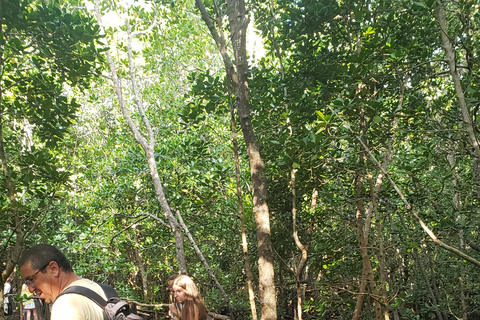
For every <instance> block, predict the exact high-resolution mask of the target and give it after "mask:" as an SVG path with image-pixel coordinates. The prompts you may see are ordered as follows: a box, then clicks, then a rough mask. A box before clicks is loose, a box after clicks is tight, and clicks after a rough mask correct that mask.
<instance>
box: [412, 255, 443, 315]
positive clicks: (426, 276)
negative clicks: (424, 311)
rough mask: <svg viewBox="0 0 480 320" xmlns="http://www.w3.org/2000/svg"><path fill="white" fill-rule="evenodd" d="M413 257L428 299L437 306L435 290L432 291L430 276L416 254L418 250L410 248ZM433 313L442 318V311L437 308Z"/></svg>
mask: <svg viewBox="0 0 480 320" xmlns="http://www.w3.org/2000/svg"><path fill="white" fill-rule="evenodd" d="M412 253H413V257H414V258H415V264H416V265H418V268H419V269H420V271H421V272H422V276H423V279H424V280H425V285H426V286H427V290H428V293H429V295H430V300H431V301H432V305H434V306H435V307H437V306H438V300H437V296H436V295H435V292H434V291H433V288H432V284H431V282H430V278H429V277H428V275H427V272H426V271H425V267H424V266H423V264H422V262H421V261H420V260H421V258H420V257H419V256H418V252H417V251H416V249H412ZM435 313H436V315H437V319H438V320H443V316H442V313H441V312H440V311H439V310H438V308H437V310H435Z"/></svg>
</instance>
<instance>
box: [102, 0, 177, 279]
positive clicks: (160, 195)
mask: <svg viewBox="0 0 480 320" xmlns="http://www.w3.org/2000/svg"><path fill="white" fill-rule="evenodd" d="M95 11H96V15H97V21H98V23H99V25H100V26H102V19H101V18H102V17H101V14H100V7H99V4H98V0H95ZM126 24H127V34H128V58H129V59H128V60H129V61H128V62H129V68H130V77H131V82H132V88H133V90H134V96H135V98H134V100H135V102H136V105H135V107H136V109H137V111H138V112H139V114H140V115H141V119H142V122H143V124H144V126H145V129H146V130H147V135H148V141H147V139H146V138H145V137H144V136H143V135H142V134H141V133H140V131H139V130H138V128H137V126H136V125H135V123H134V122H133V120H132V118H131V117H130V112H129V110H128V108H127V104H126V102H125V100H124V99H123V94H122V84H121V82H120V79H119V78H118V75H117V70H116V66H115V63H114V61H113V58H112V56H111V54H110V50H109V49H106V50H105V54H106V56H107V61H108V64H109V67H110V72H111V75H112V82H113V85H114V88H115V92H116V94H117V98H118V103H119V105H120V109H121V110H122V114H123V116H124V118H125V121H126V122H127V124H128V127H129V128H130V130H131V131H132V133H133V135H134V137H135V139H136V140H137V142H138V144H139V145H140V146H141V147H142V149H143V150H144V152H145V155H146V157H147V161H148V166H149V168H150V176H151V177H152V182H153V185H154V188H155V195H156V198H157V200H158V202H159V204H160V207H161V208H162V211H163V213H164V215H165V218H166V219H167V221H168V223H169V226H170V228H171V229H172V232H173V235H174V238H175V250H176V255H177V264H178V268H179V271H180V273H185V274H186V273H187V262H186V258H185V248H184V245H183V235H182V229H181V228H180V226H179V224H178V221H177V219H176V218H175V216H174V215H173V213H172V210H171V208H170V205H169V204H168V202H167V199H166V197H165V193H164V191H163V186H162V182H161V180H160V176H159V174H158V169H157V163H156V162H155V154H154V148H155V138H154V135H153V131H152V128H151V126H150V122H149V120H148V118H147V117H146V116H145V112H144V110H143V107H142V105H141V104H140V99H138V95H139V93H138V91H136V90H137V89H136V80H135V72H134V67H133V55H132V39H133V35H132V32H131V29H130V24H129V23H128V19H127V21H126ZM107 47H108V44H106V48H107Z"/></svg>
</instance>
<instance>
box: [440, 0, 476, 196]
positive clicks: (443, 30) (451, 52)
mask: <svg viewBox="0 0 480 320" xmlns="http://www.w3.org/2000/svg"><path fill="white" fill-rule="evenodd" d="M435 18H436V19H437V22H438V25H439V26H440V34H441V37H442V43H443V46H442V47H443V50H444V51H445V59H446V60H447V62H448V67H449V71H450V76H451V77H452V81H453V84H454V86H455V92H456V95H457V100H458V105H459V107H460V113H461V115H462V119H463V124H464V126H465V130H466V131H467V135H468V142H469V143H470V145H471V147H472V148H473V151H474V157H476V159H473V160H472V162H473V163H472V166H473V168H477V163H478V161H479V160H480V145H479V143H478V140H477V137H476V135H475V129H474V127H473V123H472V116H471V114H470V111H469V110H468V106H467V102H466V100H465V94H464V93H463V88H462V82H461V79H460V74H459V72H458V68H457V61H456V52H455V49H454V47H453V44H452V41H451V40H450V36H449V33H448V27H447V19H446V16H445V8H444V3H443V1H442V0H437V1H436V3H435ZM474 171H475V174H476V175H477V174H478V172H477V171H476V170H474ZM475 182H477V181H476V179H475ZM476 188H477V194H478V195H479V196H480V185H478V184H477V185H476Z"/></svg>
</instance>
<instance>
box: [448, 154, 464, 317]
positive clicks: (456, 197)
mask: <svg viewBox="0 0 480 320" xmlns="http://www.w3.org/2000/svg"><path fill="white" fill-rule="evenodd" d="M456 151H457V150H456V148H455V147H454V146H452V147H451V148H449V150H448V154H447V160H448V163H449V165H450V169H451V170H452V185H453V188H454V193H453V204H454V205H455V208H456V209H457V217H456V220H457V221H458V220H460V219H461V218H462V217H461V215H460V213H459V212H461V211H462V200H461V199H460V192H459V188H460V183H459V181H458V173H457V168H456V166H455V163H456V157H455V154H456ZM458 238H459V242H460V243H459V246H460V249H461V250H465V241H464V235H463V230H459V232H458ZM459 282H460V283H459V284H460V304H461V306H462V311H463V317H462V320H468V307H467V302H466V300H465V288H464V282H465V266H464V264H463V263H462V262H461V261H460V279H459Z"/></svg>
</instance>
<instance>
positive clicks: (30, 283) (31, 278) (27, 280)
mask: <svg viewBox="0 0 480 320" xmlns="http://www.w3.org/2000/svg"><path fill="white" fill-rule="evenodd" d="M50 262H51V261H50ZM50 262H49V263H47V264H46V265H44V266H43V267H41V268H40V269H38V271H37V272H35V273H34V274H32V275H31V276H29V277H26V278H25V279H23V283H25V284H26V285H27V286H29V287H33V283H34V282H35V276H36V275H37V273H39V272H40V271H42V270H44V269H45V268H46V267H48V265H49V264H50Z"/></svg>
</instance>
